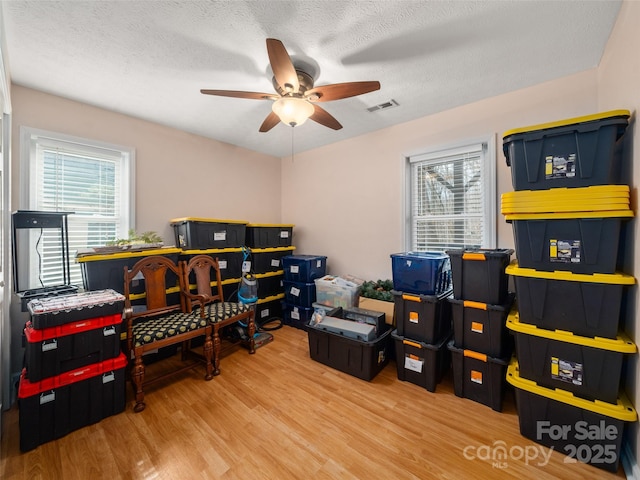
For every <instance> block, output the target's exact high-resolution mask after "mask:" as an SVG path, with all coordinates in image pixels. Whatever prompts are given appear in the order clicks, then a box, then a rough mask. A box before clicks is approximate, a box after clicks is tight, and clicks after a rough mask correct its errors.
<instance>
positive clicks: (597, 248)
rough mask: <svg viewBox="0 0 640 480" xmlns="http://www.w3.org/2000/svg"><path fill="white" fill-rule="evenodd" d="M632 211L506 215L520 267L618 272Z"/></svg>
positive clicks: (547, 269) (575, 271)
mask: <svg viewBox="0 0 640 480" xmlns="http://www.w3.org/2000/svg"><path fill="white" fill-rule="evenodd" d="M632 216H633V212H632V211H631V210H620V211H613V212H575V213H572V212H568V213H557V214H530V215H527V214H515V215H506V216H505V218H506V219H507V221H509V222H511V224H512V226H513V236H514V241H515V246H516V257H517V259H518V264H519V265H520V266H521V267H523V268H533V269H536V270H543V271H549V272H553V271H558V270H566V271H569V272H573V273H585V274H591V273H615V272H616V266H617V265H616V263H617V259H618V246H619V243H620V228H621V224H622V221H623V220H626V219H629V218H630V217H632Z"/></svg>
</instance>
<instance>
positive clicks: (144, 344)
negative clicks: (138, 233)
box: [124, 255, 213, 413]
mask: <svg viewBox="0 0 640 480" xmlns="http://www.w3.org/2000/svg"><path fill="white" fill-rule="evenodd" d="M172 274H173V275H175V277H176V278H177V280H178V282H179V284H180V293H179V294H178V295H177V296H176V294H175V293H174V294H167V281H166V280H167V276H170V275H172ZM182 279H183V276H182V272H181V271H180V269H179V267H178V266H177V265H176V264H175V263H174V262H173V261H172V260H170V259H168V258H166V257H163V256H159V255H155V256H149V257H145V258H143V259H141V260H139V261H138V262H136V263H135V265H134V266H133V267H132V268H131V269H130V270H129V269H128V268H127V267H124V296H125V311H124V317H125V321H126V325H127V350H128V352H129V354H130V355H133V359H134V360H133V367H132V370H131V380H132V383H133V386H134V389H135V395H136V404H135V406H134V411H135V412H136V413H137V412H141V411H142V410H144V408H145V406H146V405H145V403H144V396H145V394H144V389H145V388H146V387H147V386H148V385H150V384H152V383H155V382H158V381H160V380H163V379H165V378H167V377H169V376H171V375H174V374H177V373H181V372H184V371H185V370H188V369H190V368H193V367H195V366H196V365H198V364H199V363H201V362H202V357H204V363H205V365H206V375H205V377H204V378H205V380H211V379H212V378H213V373H212V371H213V364H212V362H211V358H212V353H213V342H212V340H211V332H212V326H211V324H210V323H209V321H208V319H207V318H206V317H205V315H204V312H201V313H202V314H200V313H198V312H194V313H191V312H189V313H187V312H186V302H185V296H184V290H185V289H184V288H183V284H182ZM140 280H144V293H145V299H146V309H144V307H143V306H134V305H133V303H132V297H134V298H135V296H136V295H135V294H132V293H131V290H132V287H134V286H135V285H136V284H137V283H138V282H139V281H140ZM170 295H174V296H175V300H173V299H172V297H171V296H170ZM200 336H204V337H205V342H204V347H203V355H202V356H199V358H198V361H196V362H187V363H186V365H183V366H181V367H180V368H178V369H175V368H173V369H171V371H169V372H166V373H164V374H162V375H159V376H156V377H155V378H152V379H147V378H146V377H145V365H144V361H143V355H144V354H145V353H146V352H149V351H152V350H156V349H158V348H162V347H166V346H170V345H176V344H180V345H181V346H182V360H183V361H185V360H186V356H187V352H189V351H190V347H191V345H190V343H191V339H193V338H196V337H200Z"/></svg>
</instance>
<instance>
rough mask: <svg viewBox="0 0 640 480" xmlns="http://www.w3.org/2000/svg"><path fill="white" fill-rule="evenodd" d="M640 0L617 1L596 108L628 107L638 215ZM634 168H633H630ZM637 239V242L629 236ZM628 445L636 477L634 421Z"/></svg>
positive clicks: (633, 365) (637, 229)
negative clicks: (633, 458) (618, 9)
mask: <svg viewBox="0 0 640 480" xmlns="http://www.w3.org/2000/svg"><path fill="white" fill-rule="evenodd" d="M638 25H640V2H633V1H625V2H624V3H623V4H622V7H621V9H620V13H619V14H618V20H617V23H616V25H615V27H614V30H613V32H612V35H611V38H610V39H609V42H608V43H607V48H606V50H605V53H604V55H603V57H602V60H601V62H600V65H599V67H598V108H599V109H600V110H612V109H617V108H624V109H627V110H630V111H631V112H632V117H633V120H632V121H631V123H630V125H629V128H628V129H627V132H626V134H625V144H624V159H625V161H626V162H627V165H628V166H629V172H628V174H629V179H630V180H631V184H632V185H633V188H632V195H631V199H632V209H633V210H634V211H635V212H636V215H638V185H640V169H639V168H637V165H638V162H639V161H640V148H638V146H637V145H638V133H640V130H639V129H638V121H637V114H638V110H639V109H640V57H639V56H638V52H639V51H640V32H639V31H638ZM634 167H636V168H634ZM638 223H639V222H638V221H637V220H633V221H632V222H629V223H628V224H627V226H626V229H627V232H626V236H625V247H626V248H625V252H624V253H625V255H624V256H625V260H626V261H625V265H624V267H625V273H629V274H633V275H634V276H635V277H636V278H638V277H639V276H640V255H638V247H637V239H638V238H640V226H639V224H638ZM634 240H636V241H634ZM630 293H631V295H630V298H629V305H628V309H627V318H626V319H625V325H624V326H625V331H626V332H627V334H628V335H629V336H630V337H631V339H632V340H633V341H634V342H635V343H636V345H639V344H640V328H639V320H638V319H639V318H640V301H639V298H638V288H637V287H634V288H633V289H631V290H630ZM639 376H640V373H639V365H638V355H637V354H636V355H630V356H629V359H628V361H627V372H626V385H627V389H626V390H627V394H628V395H629V397H630V399H631V401H632V403H633V404H634V405H635V406H636V408H638V407H640V403H639V401H640V382H638V377H639ZM627 438H628V439H629V445H630V450H631V451H632V454H633V455H634V457H635V465H633V468H635V478H640V469H639V468H638V464H637V461H638V458H640V457H639V455H640V428H639V427H638V423H637V422H636V423H634V424H632V425H630V426H629V427H628V428H627Z"/></svg>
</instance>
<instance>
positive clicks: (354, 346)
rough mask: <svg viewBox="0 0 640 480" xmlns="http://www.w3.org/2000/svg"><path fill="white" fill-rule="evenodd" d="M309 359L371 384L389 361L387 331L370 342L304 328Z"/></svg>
mask: <svg viewBox="0 0 640 480" xmlns="http://www.w3.org/2000/svg"><path fill="white" fill-rule="evenodd" d="M307 335H308V339H309V353H310V355H311V358H312V359H313V360H315V361H316V362H320V363H322V364H324V365H327V366H329V367H332V368H335V369H336V370H340V371H341V372H344V373H348V374H349V375H352V376H354V377H357V378H360V379H362V380H367V381H371V380H373V378H374V377H375V376H376V375H377V374H378V373H380V371H382V369H383V368H384V367H385V366H386V365H387V363H388V362H389V356H390V355H391V353H392V351H393V350H392V346H391V330H387V331H386V332H385V333H383V334H382V335H380V336H379V337H378V338H376V339H375V340H373V341H371V342H363V341H360V340H354V339H352V338H347V337H344V336H342V335H338V334H337V333H333V332H328V331H326V330H320V329H318V328H314V327H312V326H308V327H307Z"/></svg>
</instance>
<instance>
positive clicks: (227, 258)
mask: <svg viewBox="0 0 640 480" xmlns="http://www.w3.org/2000/svg"><path fill="white" fill-rule="evenodd" d="M196 255H209V256H210V257H211V258H217V259H218V266H219V267H220V278H221V279H222V280H227V279H229V278H240V277H242V248H239V247H238V248H207V249H204V250H183V251H182V252H181V253H180V260H184V261H185V262H189V261H190V260H191V259H192V258H193V257H195V256H196ZM211 281H212V282H215V281H216V278H215V271H213V270H212V271H211Z"/></svg>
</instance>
